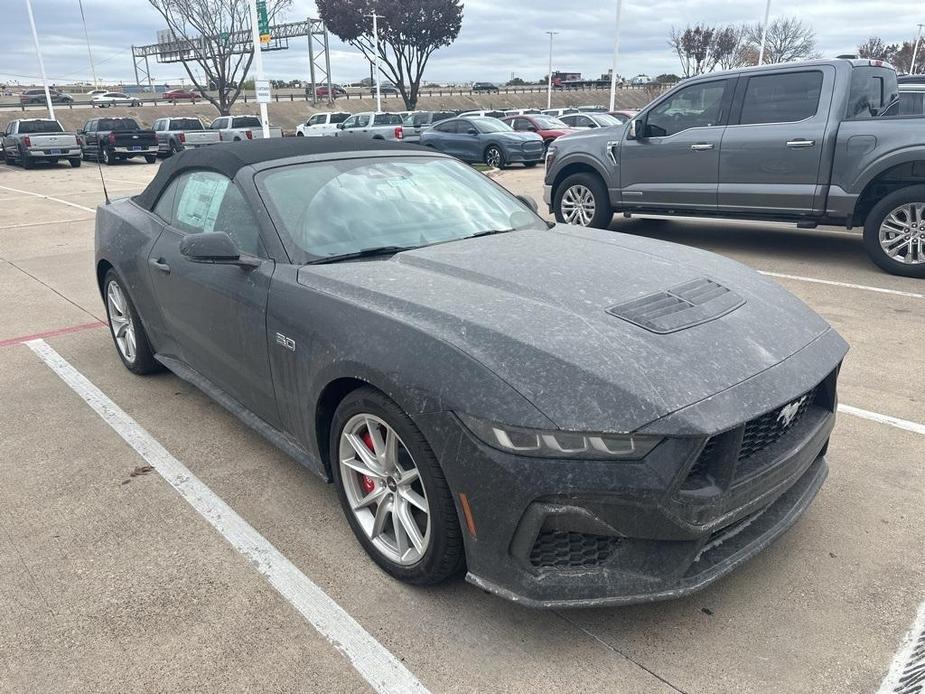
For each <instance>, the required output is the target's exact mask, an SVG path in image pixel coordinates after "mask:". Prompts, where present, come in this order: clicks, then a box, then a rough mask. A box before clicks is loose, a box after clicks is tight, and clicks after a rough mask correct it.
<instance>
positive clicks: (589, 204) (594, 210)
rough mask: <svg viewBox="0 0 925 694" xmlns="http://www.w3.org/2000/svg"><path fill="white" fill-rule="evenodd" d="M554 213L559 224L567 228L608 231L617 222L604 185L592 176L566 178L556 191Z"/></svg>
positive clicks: (574, 175)
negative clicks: (591, 228)
mask: <svg viewBox="0 0 925 694" xmlns="http://www.w3.org/2000/svg"><path fill="white" fill-rule="evenodd" d="M553 209H554V210H555V213H556V221H558V222H560V223H563V224H575V225H578V226H583V227H594V228H596V229H606V228H607V227H608V226H610V222H611V220H612V219H613V210H612V208H611V207H610V200H609V199H608V198H607V189H606V188H605V187H604V182H603V181H602V180H601V179H600V178H599V177H598V176H596V175H594V174H589V173H579V174H573V175H572V176H569V177H568V178H566V179H565V180H564V181H563V182H562V183H561V185H559V187H558V189H557V191H556V197H555V200H554V205H553Z"/></svg>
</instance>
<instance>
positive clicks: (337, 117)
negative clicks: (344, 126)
mask: <svg viewBox="0 0 925 694" xmlns="http://www.w3.org/2000/svg"><path fill="white" fill-rule="evenodd" d="M349 117H350V114H349V113H332V114H331V120H330V121H329V122H330V123H331V124H332V125H337V124H338V123H343V122H344V121H345V120H347V119H348V118H349Z"/></svg>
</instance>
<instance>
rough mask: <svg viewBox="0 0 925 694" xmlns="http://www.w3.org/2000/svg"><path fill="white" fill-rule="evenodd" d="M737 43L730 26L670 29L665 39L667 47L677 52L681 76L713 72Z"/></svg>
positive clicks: (698, 26) (700, 25)
mask: <svg viewBox="0 0 925 694" xmlns="http://www.w3.org/2000/svg"><path fill="white" fill-rule="evenodd" d="M738 43H739V39H738V36H737V35H736V32H735V30H734V29H733V28H732V27H713V26H706V25H703V24H697V25H696V26H693V27H691V26H688V27H686V28H685V29H684V30H683V31H682V30H680V29H677V28H675V27H672V28H671V33H670V34H669V38H668V45H669V46H671V47H672V48H673V49H674V51H675V53H677V55H678V60H680V61H681V70H682V72H683V73H684V76H685V77H693V76H694V75H702V74H703V73H705V72H711V71H713V70H715V69H716V66H717V65H719V64H720V62H721V61H723V60H724V59H726V58H727V57H728V56H729V55H730V53H732V52H733V51H734V50H735V48H736V46H737V45H738Z"/></svg>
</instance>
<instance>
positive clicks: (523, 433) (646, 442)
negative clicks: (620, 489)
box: [459, 414, 662, 460]
mask: <svg viewBox="0 0 925 694" xmlns="http://www.w3.org/2000/svg"><path fill="white" fill-rule="evenodd" d="M459 418H460V419H461V420H462V422H463V424H465V425H466V428H468V429H469V431H471V432H472V433H473V434H474V435H475V436H476V438H478V439H479V440H480V441H482V442H483V443H485V444H487V445H489V446H491V447H492V448H497V449H498V450H499V451H504V452H505V453H513V454H515V455H525V456H530V457H534V458H574V459H581V460H639V459H640V458H644V457H645V456H646V455H648V454H649V452H650V451H651V450H652V449H653V448H655V447H656V446H657V445H658V444H659V442H661V440H662V438H661V437H660V436H645V435H637V434H603V433H601V434H596V433H588V432H582V431H561V430H559V429H553V430H548V431H547V430H543V429H526V428H524V427H515V426H510V425H507V424H498V423H496V422H488V421H486V420H484V419H478V418H477V417H472V416H470V415H467V414H459Z"/></svg>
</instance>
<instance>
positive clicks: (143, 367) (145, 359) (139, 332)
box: [103, 270, 163, 376]
mask: <svg viewBox="0 0 925 694" xmlns="http://www.w3.org/2000/svg"><path fill="white" fill-rule="evenodd" d="M111 282H115V283H116V284H117V285H119V289H120V290H121V291H122V296H124V297H125V303H126V310H127V311H128V312H129V314H130V316H131V319H132V326H133V327H134V329H135V359H134V360H133V361H128V360H127V359H126V358H125V356H123V354H122V350H120V349H119V345H118V343H117V342H116V335H115V331H114V330H113V325H112V318H111V316H110V315H109V301H108V299H107V292H108V291H109V285H110V283H111ZM103 304H104V305H105V306H106V319H107V320H106V322H107V323H108V324H109V334H110V336H111V337H112V342H113V346H114V347H115V348H116V354H118V355H119V359H120V360H121V361H122V364H123V365H124V366H125V368H126V369H128V370H129V371H131V372H132V373H133V374H137V375H139V376H144V375H146V374H151V373H156V372H158V371H161V370H162V369H163V367H162V366H161V365H160V363H159V362H158V361H156V360H155V359H154V351H153V350H152V349H151V343H150V342H149V341H148V334H147V333H146V332H145V329H144V325H142V323H141V319H140V318H139V316H138V311H136V310H135V304H134V303H133V302H132V297H131V296H129V293H128V291H127V290H126V288H125V284H124V283H123V282H122V280H121V279H119V276H118V275H117V274H116V273H115V270H109V271H108V272H107V273H106V276H105V277H104V278H103Z"/></svg>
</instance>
